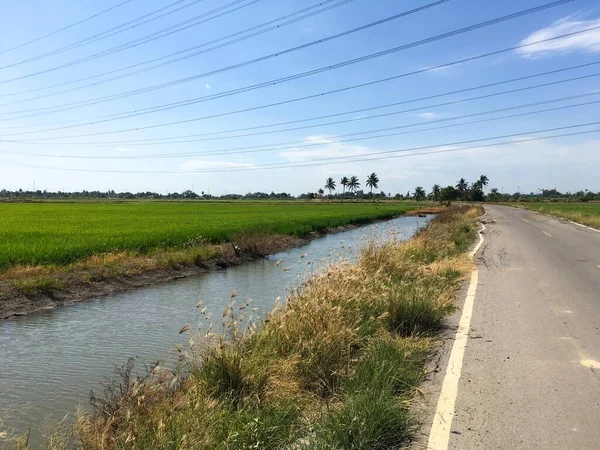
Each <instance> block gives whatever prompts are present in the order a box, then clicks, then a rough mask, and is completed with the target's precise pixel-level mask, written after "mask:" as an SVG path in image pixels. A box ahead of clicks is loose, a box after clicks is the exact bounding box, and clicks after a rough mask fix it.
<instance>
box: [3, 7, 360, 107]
mask: <svg viewBox="0 0 600 450" xmlns="http://www.w3.org/2000/svg"><path fill="white" fill-rule="evenodd" d="M334 1H336V0H325V1H322V2H320V3H317V4H315V5H312V6H309V7H306V8H303V9H300V10H298V11H295V12H293V13H290V14H286V15H284V16H281V17H278V18H276V19H272V20H269V21H267V22H263V23H261V24H259V25H255V26H252V27H250V28H246V29H244V30H241V31H238V32H236V33H232V34H229V35H227V36H224V37H221V38H218V39H213V40H211V41H208V42H205V43H203V44H200V45H195V46H193V47H190V48H187V49H185V50H179V51H177V52H173V53H169V54H166V55H163V56H160V57H158V58H153V59H150V60H147V61H144V62H141V63H136V64H131V65H129V66H125V67H122V68H120V69H114V70H110V71H108V72H103V73H101V74H97V75H92V76H88V77H84V78H79V79H76V80H72V81H67V82H61V83H57V84H53V85H50V86H44V87H41V88H36V89H29V90H24V91H20V92H13V93H8V94H3V95H0V98H3V97H13V96H15V95H21V94H30V93H32V92H39V91H44V90H47V89H52V88H56V87H62V86H67V85H70V84H74V83H78V82H81V81H88V80H92V79H94V78H99V77H102V76H105V75H112V74H114V73H118V72H123V71H124V70H128V69H133V68H136V67H139V66H143V65H146V64H151V63H154V62H157V61H162V60H164V59H166V58H169V57H172V56H177V55H181V54H183V53H188V52H191V51H193V50H197V49H199V48H203V47H206V46H209V45H212V44H216V43H217V42H221V41H224V40H227V39H231V38H235V37H236V36H240V35H243V34H244V33H248V32H252V31H254V30H258V29H259V28H262V27H268V28H266V29H264V30H259V31H256V32H254V33H251V34H250V35H248V36H242V37H239V38H237V39H234V40H232V41H230V42H225V43H223V44H219V45H214V46H213V47H210V48H208V49H204V50H201V51H197V52H194V53H192V54H189V55H185V56H179V57H177V58H175V59H172V60H170V61H166V62H162V63H159V64H155V65H153V66H150V67H146V68H142V69H139V70H136V71H133V72H130V73H127V74H123V75H119V76H116V77H112V78H108V79H106V80H100V81H96V82H94V83H90V84H85V85H82V86H76V87H74V88H70V89H64V90H62V91H57V92H52V93H50V94H46V95H40V96H37V97H30V98H26V99H22V100H18V101H14V102H9V103H4V104H2V105H0V106H8V105H13V104H18V103H24V102H29V101H33V100H39V99H42V98H48V97H52V96H55V95H59V94H64V93H67V92H73V91H76V90H79V89H84V88H87V87H92V86H97V85H99V84H103V83H107V82H110V81H115V80H119V79H122V78H126V77H130V76H132V75H137V74H138V73H142V72H146V71H148V70H152V69H156V68H159V67H163V66H166V65H168V64H173V63H176V62H179V61H183V60H185V59H189V58H192V57H194V56H198V55H201V54H204V53H208V52H211V51H214V50H217V49H220V48H223V47H226V46H229V45H232V44H235V43H237V42H241V41H244V40H247V39H250V38H252V37H255V36H259V35H261V34H264V33H267V32H269V31H273V30H278V29H280V28H282V27H285V26H287V25H291V24H293V23H296V22H298V21H301V20H304V19H306V18H308V17H312V16H315V15H317V14H321V13H323V12H325V11H329V10H330V9H333V8H337V7H339V6H342V5H345V4H347V3H350V2H352V1H354V0H341V1H338V2H337V3H334V4H333V5H330V3H332V2H334ZM320 7H321V8H320ZM317 8H320V9H317ZM314 9H316V11H312V10H314ZM304 13H306V14H304ZM298 14H303V15H301V16H300V17H294V16H296V15H298ZM286 19H289V20H286ZM279 21H285V22H283V23H280V24H277V22H279ZM271 24H276V25H272V26H269V25H271Z"/></svg>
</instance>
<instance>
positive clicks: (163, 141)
mask: <svg viewBox="0 0 600 450" xmlns="http://www.w3.org/2000/svg"><path fill="white" fill-rule="evenodd" d="M598 63H600V62H598ZM598 63H589V64H585V66H587V65H591V64H598ZM564 70H566V69H559V71H564ZM550 73H556V71H550ZM546 74H548V72H546V73H542V74H538V75H530V76H527V77H520V78H517V79H513V80H506V81H502V82H497V83H491V84H488V85H483V86H476V87H472V88H467V89H461V90H458V91H452V92H447V93H443V94H437V95H431V96H427V97H421V98H417V99H412V100H405V101H401V102H395V103H389V104H385V105H380V106H374V107H370V108H362V109H358V110H353V111H347V112H342V113H337V114H330V115H328V116H319V117H316V118H308V119H300V120H296V121H290V122H282V123H283V124H286V123H297V122H306V121H310V120H318V119H321V118H323V117H335V116H340V115H348V114H356V113H360V112H365V111H372V110H376V109H382V108H389V107H391V106H398V105H402V104H407V103H414V102H417V101H421V100H429V99H432V98H436V97H443V96H448V95H451V94H456V93H461V92H467V91H472V90H475V89H481V88H482V87H489V86H497V85H500V84H505V83H508V82H512V81H514V80H521V79H527V78H532V77H534V76H541V75H546ZM598 76H600V73H594V74H589V75H583V76H579V77H574V78H567V79H564V80H557V81H551V82H547V83H541V84H536V85H533V86H525V87H522V88H516V89H510V90H507V91H502V92H494V93H491V94H485V95H479V96H476V97H468V98H465V99H458V100H453V101H449V102H444V103H438V104H434V105H427V106H420V107H417V108H410V109H403V110H400V111H394V112H389V113H382V114H376V115H372V116H363V117H356V118H351V119H345V120H339V121H334V122H326V123H320V124H314V125H305V126H300V127H293V128H284V129H281V130H272V131H263V132H258V133H248V134H237V135H233V136H221V137H212V138H201V139H187V138H192V137H194V138H195V137H203V136H211V135H215V134H223V133H231V132H235V131H239V130H240V129H238V130H229V131H218V132H213V133H205V134H190V135H183V136H171V137H164V138H153V139H139V140H125V141H108V142H93V143H87V142H84V143H81V142H44V141H53V140H56V139H64V138H65V136H62V137H61V136H59V137H55V138H37V139H24V140H19V141H10V142H15V143H35V144H49V145H57V144H59V145H78V146H82V145H89V146H112V145H128V146H148V145H172V144H183V143H190V142H205V141H216V140H225V139H234V138H242V137H250V136H261V135H266V134H274V133H282V132H287V131H297V130H305V129H309V128H317V127H323V126H328V125H338V124H342V123H350V122H358V121H363V120H370V119H377V118H381V117H389V116H393V115H397V114H404V113H407V112H416V111H422V110H425V109H431V108H439V107H443V106H450V105H456V104H460V103H466V102H471V101H474V100H481V99H485V98H491V97H497V96H501V95H507V94H513V93H516V92H523V91H528V90H532V89H538V88H543V87H548V86H555V85H558V84H563V83H569V82H573V81H581V80H584V79H588V78H593V77H598ZM591 95H595V93H593V94H591ZM282 123H278V124H272V125H261V126H258V127H249V128H246V129H241V130H253V129H260V128H266V127H273V126H279V125H281V124H282ZM430 123H431V122H430ZM5 136H11V135H4V136H0V137H5ZM172 139H186V140H175V141H174V140H172ZM40 141H42V142H40ZM0 142H1V141H0Z"/></svg>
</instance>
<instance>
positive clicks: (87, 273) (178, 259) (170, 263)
mask: <svg viewBox="0 0 600 450" xmlns="http://www.w3.org/2000/svg"><path fill="white" fill-rule="evenodd" d="M411 212H412V211H411ZM431 212H433V211H429V210H427V212H424V211H418V213H419V214H425V213H431ZM416 214H417V212H415V214H410V215H416ZM406 215H409V214H406ZM387 220H389V219H387ZM374 222H375V221H373V222H371V223H374ZM359 226H360V225H348V226H343V227H336V228H330V229H325V230H321V231H318V232H313V233H311V234H309V235H308V236H305V237H303V238H297V237H292V236H282V235H259V236H256V235H255V236H251V235H244V234H241V235H238V236H237V237H236V239H235V240H234V242H232V243H229V244H222V245H211V246H209V247H208V248H207V246H206V245H204V246H201V247H200V246H199V247H198V248H197V251H195V249H194V248H188V249H185V250H184V251H181V250H174V249H171V250H169V249H167V250H162V251H160V252H159V253H157V254H154V255H146V256H139V255H130V254H115V255H110V254H109V255H104V256H98V257H93V258H90V260H87V261H84V262H82V263H78V264H74V265H71V266H68V267H61V268H46V267H22V268H16V269H11V270H9V271H7V272H5V273H3V274H1V275H0V319H7V318H9V317H12V316H21V315H25V314H29V313H32V312H35V311H39V310H41V309H47V308H54V307H56V306H63V305H68V304H71V303H75V302H80V301H83V300H87V299H89V298H94V297H102V296H105V295H111V294H115V293H118V292H124V291H129V290H132V289H137V288H140V287H144V286H152V285H156V284H161V283H166V282H170V281H173V280H177V279H180V278H185V277H189V276H193V275H197V274H200V273H206V272H209V271H212V270H222V269H225V268H227V267H231V266H235V265H239V264H242V263H243V262H244V261H250V260H255V259H259V258H263V257H265V256H267V255H272V254H276V253H279V252H281V251H284V250H288V249H291V248H295V247H299V246H301V245H305V244H307V243H308V242H309V241H311V240H312V239H315V238H318V237H322V236H325V235H326V234H332V233H339V232H342V231H347V230H351V229H355V228H357V227H359ZM182 253H183V255H182ZM204 255H211V256H209V257H205V256H204Z"/></svg>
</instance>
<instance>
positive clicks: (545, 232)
mask: <svg viewBox="0 0 600 450" xmlns="http://www.w3.org/2000/svg"><path fill="white" fill-rule="evenodd" d="M542 233H544V234H545V235H546V236H548V237H552V235H551V234H550V233H548V232H547V231H544V230H542Z"/></svg>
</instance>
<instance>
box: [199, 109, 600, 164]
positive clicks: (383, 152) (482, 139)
mask: <svg viewBox="0 0 600 450" xmlns="http://www.w3.org/2000/svg"><path fill="white" fill-rule="evenodd" d="M592 125H600V121H597V122H588V123H584V124H579V125H568V126H563V127H555V128H547V129H544V130H536V131H529V132H525V133H513V134H505V135H503V136H494V137H488V138H480V139H470V140H467V141H458V142H450V143H445V144H438V145H434V146H422V147H413V148H411V149H399V150H387V151H381V152H373V153H368V154H363V155H362V156H364V157H365V158H362V157H361V155H354V156H352V157H351V158H358V157H361V159H355V160H351V161H348V160H347V157H345V156H339V157H332V158H317V159H313V160H312V162H310V163H307V164H302V163H300V164H293V165H292V164H289V165H285V166H284V165H283V164H281V163H279V166H277V163H275V164H263V165H262V166H260V167H256V166H254V167H247V168H244V167H240V168H235V169H232V170H233V171H236V172H237V171H240V170H257V169H262V168H274V169H278V168H288V167H294V168H296V167H309V166H317V165H323V163H324V164H328V163H330V162H332V161H340V160H344V161H343V162H364V161H372V160H378V159H388V158H393V157H394V156H383V157H378V158H370V157H371V156H378V155H389V154H395V153H402V152H407V151H418V150H426V149H428V148H436V147H452V146H455V145H464V144H470V143H475V142H485V141H491V140H496V139H505V138H515V137H520V136H526V135H528V134H538V133H547V132H550V131H561V130H569V129H574V128H582V127H588V126H592ZM597 132H600V129H598V130H590V131H584V132H575V133H567V134H560V135H554V136H547V137H540V138H532V139H528V140H521V141H519V142H514V141H508V142H503V143H498V142H496V143H494V144H489V145H484V146H476V147H471V149H472V148H482V147H494V146H497V145H504V144H508V143H512V144H516V143H523V142H531V141H537V140H545V139H548V138H558V137H566V136H575V135H580V134H587V133H597ZM457 150H458V149H457ZM460 150H467V148H463V149H460ZM447 151H450V150H447ZM396 157H397V156H396ZM325 161H327V162H325ZM212 171H215V172H217V171H219V170H215V169H211V170H208V169H207V170H198V171H196V172H212Z"/></svg>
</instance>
